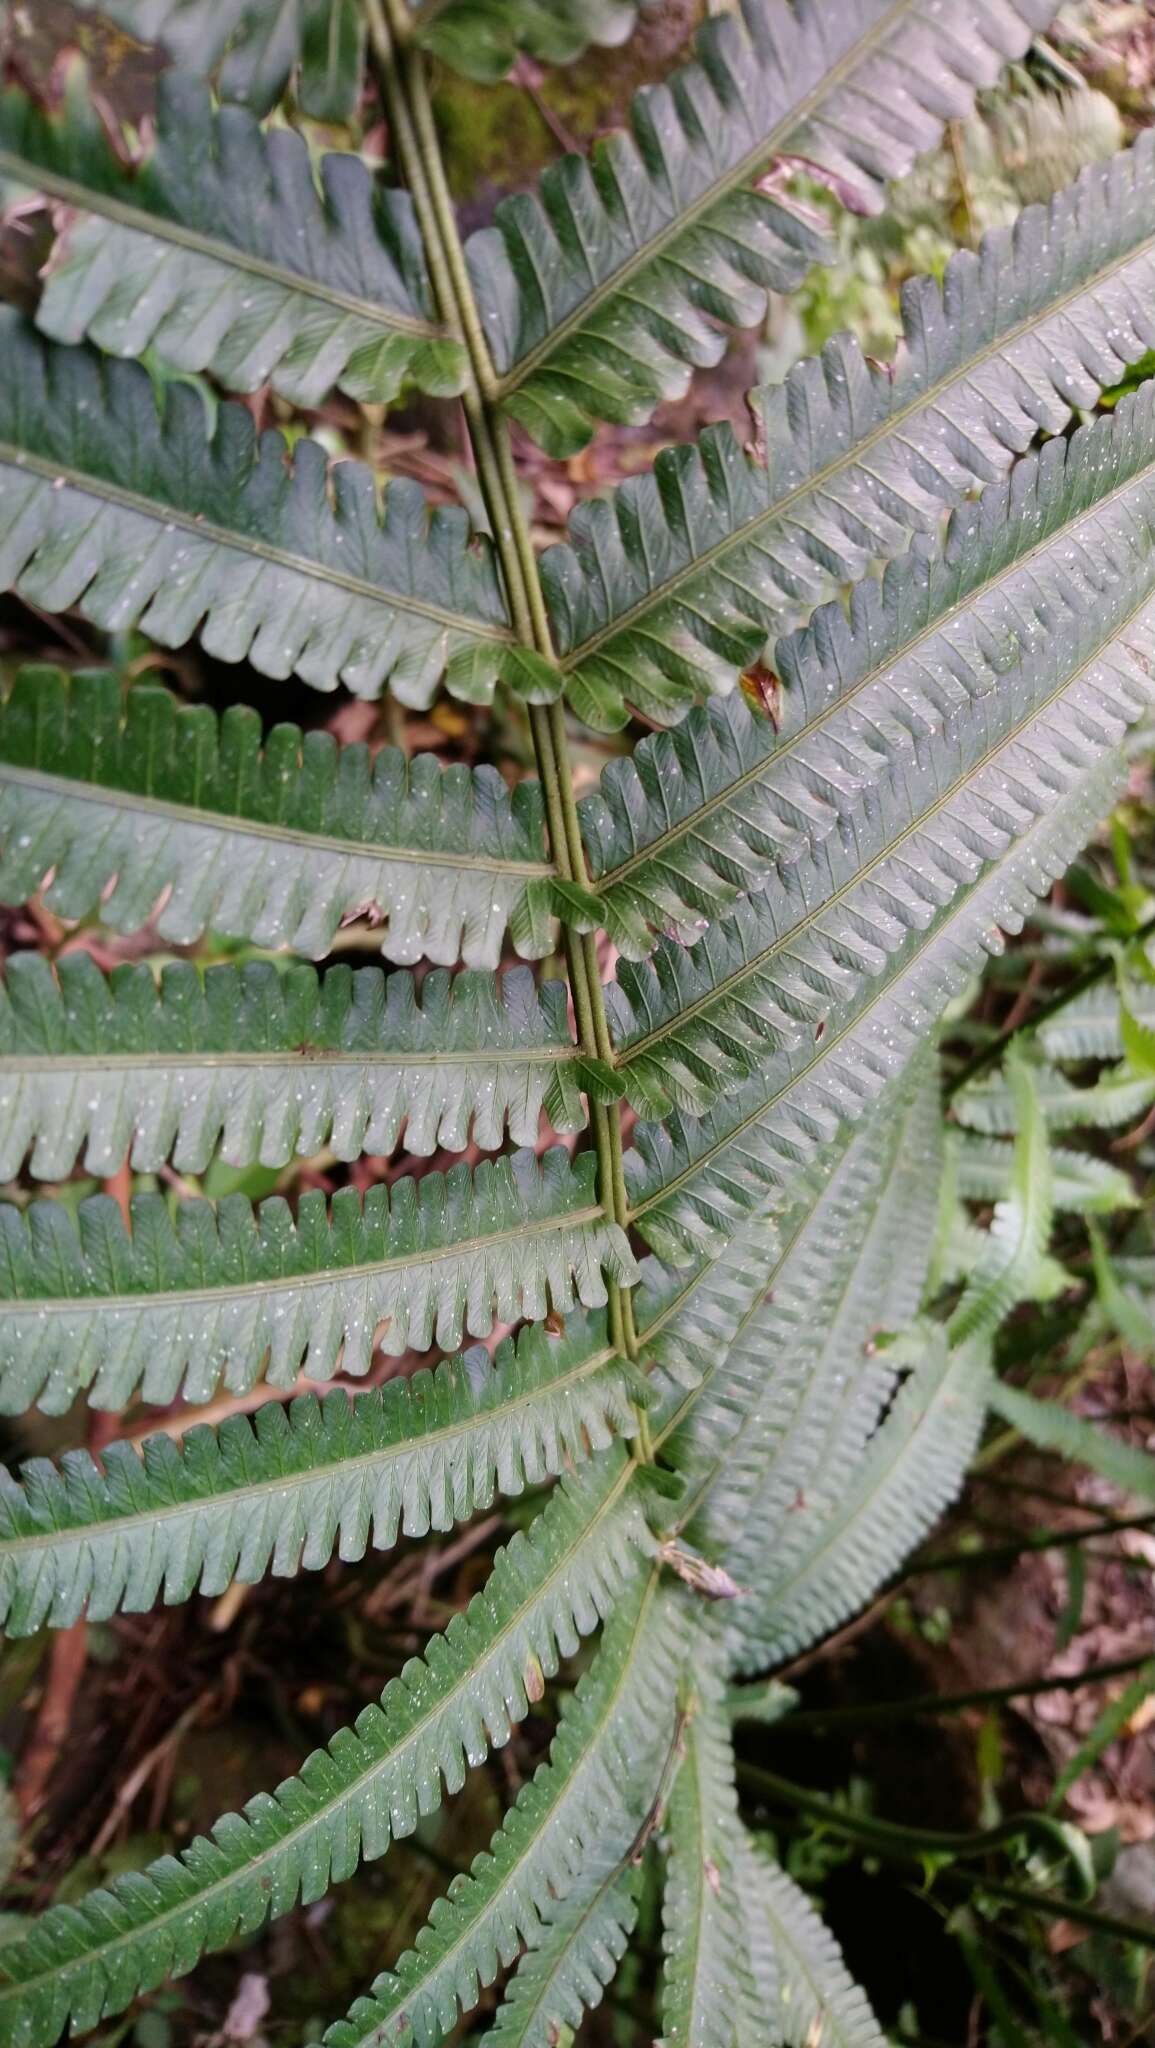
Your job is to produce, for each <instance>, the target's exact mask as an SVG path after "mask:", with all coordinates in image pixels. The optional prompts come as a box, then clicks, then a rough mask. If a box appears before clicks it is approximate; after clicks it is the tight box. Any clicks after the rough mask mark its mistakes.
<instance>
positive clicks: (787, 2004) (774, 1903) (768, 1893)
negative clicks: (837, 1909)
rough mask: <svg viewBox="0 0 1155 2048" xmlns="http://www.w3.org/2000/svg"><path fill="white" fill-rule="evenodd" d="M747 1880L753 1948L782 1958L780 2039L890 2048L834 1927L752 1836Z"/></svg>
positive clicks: (799, 2045) (808, 2045) (790, 2043)
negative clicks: (886, 2045)
mask: <svg viewBox="0 0 1155 2048" xmlns="http://www.w3.org/2000/svg"><path fill="white" fill-rule="evenodd" d="M742 1878H743V1885H742V1893H743V1900H744V1903H745V1907H746V1928H747V1936H748V1939H749V1942H750V1947H751V1950H752V1952H753V1953H754V1954H755V1955H758V1954H760V1953H763V1952H767V1951H768V1952H769V1953H770V1954H771V1955H772V1956H773V1958H774V1965H775V1974H776V1996H775V2002H774V2006H773V2008H772V2011H771V2014H770V2022H771V2026H772V2028H773V2039H774V2040H776V2041H782V2042H784V2043H785V2044H786V2048H885V2037H884V2035H883V2033H882V2030H881V2028H880V2027H879V2024H878V2021H877V2020H876V2019H875V2017H874V2014H873V2013H872V2012H871V2009H870V2006H869V2004H868V2002H867V1998H866V1993H865V1992H864V1991H862V1990H860V1989H859V1986H858V1985H857V1984H856V1983H855V1982H854V1980H853V1978H852V1977H851V1975H850V1973H849V1971H848V1970H847V1968H846V1965H845V1963H844V1962H843V1960H842V1951H841V1949H840V1948H839V1946H838V1943H837V1942H836V1941H835V1939H834V1936H833V1935H832V1934H831V1932H830V1930H829V1928H828V1927H826V1926H824V1925H823V1923H822V1921H821V1920H820V1919H819V1917H818V1914H817V1913H816V1912H815V1910H814V1907H813V1906H812V1905H811V1903H810V1901H809V1899H808V1898H807V1896H806V1894H805V1892H804V1891H802V1890H800V1888H799V1887H798V1885H796V1884H795V1882H794V1880H793V1878H791V1877H788V1876H787V1874H786V1872H785V1871H784V1870H783V1869H782V1868H781V1866H780V1864H778V1863H777V1862H776V1861H775V1860H774V1858H773V1857H772V1856H771V1855H770V1852H769V1850H768V1849H767V1848H765V1847H764V1846H763V1844H762V1843H761V1842H759V1841H757V1840H752V1839H751V1838H750V1837H749V1836H746V1837H745V1840H744V1844H743V1857H742Z"/></svg>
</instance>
